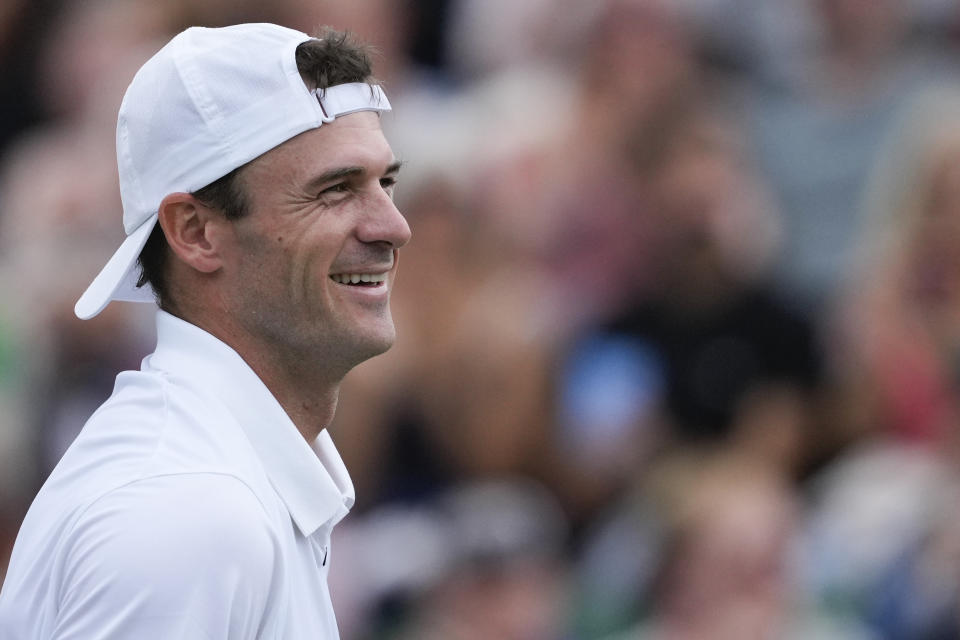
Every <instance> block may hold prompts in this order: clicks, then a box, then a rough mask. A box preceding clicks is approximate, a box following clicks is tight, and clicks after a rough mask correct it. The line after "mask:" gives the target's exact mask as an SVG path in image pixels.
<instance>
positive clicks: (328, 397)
mask: <svg viewBox="0 0 960 640" xmlns="http://www.w3.org/2000/svg"><path fill="white" fill-rule="evenodd" d="M174 313H175V315H178V316H179V317H181V318H182V319H184V320H186V321H187V322H190V323H191V324H194V325H196V326H198V327H200V328H201V329H203V330H204V331H206V332H208V333H210V334H211V335H213V336H215V337H216V338H218V339H219V340H221V341H222V342H224V343H225V344H227V345H229V346H230V347H231V348H232V349H233V350H234V351H236V352H237V353H238V354H239V355H240V357H241V358H243V360H244V361H245V362H246V363H247V365H249V367H250V368H251V369H253V372H254V373H256V374H257V377H258V378H260V380H261V381H262V382H263V384H264V385H265V386H266V387H267V389H268V390H269V391H270V393H271V394H273V397H274V398H276V399H277V402H279V403H280V406H281V407H283V410H284V411H285V412H286V414H287V416H289V418H290V420H291V421H292V422H293V424H294V425H296V427H297V430H298V431H299V432H300V435H302V436H303V437H304V439H306V440H307V442H313V440H315V439H316V438H317V436H319V435H320V432H321V431H322V430H323V429H324V428H326V427H327V426H328V425H329V424H330V423H331V422H332V421H333V415H334V413H335V412H336V409H337V399H338V397H339V395H340V383H341V382H342V380H343V374H339V373H337V372H336V371H331V370H330V367H329V366H327V365H328V363H329V362H330V360H329V359H327V358H325V357H322V356H320V355H316V354H315V355H310V354H308V353H304V352H303V350H294V349H284V348H278V347H277V346H276V345H273V344H267V343H266V342H265V341H264V340H262V339H258V338H257V337H256V336H252V335H251V334H250V333H248V332H246V331H244V330H243V329H242V328H240V327H238V326H237V325H236V324H235V323H232V322H230V321H229V320H228V319H227V318H226V316H218V317H211V316H209V315H207V314H183V313H180V312H179V310H177V311H175V312H174Z"/></svg>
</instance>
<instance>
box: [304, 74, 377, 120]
mask: <svg viewBox="0 0 960 640" xmlns="http://www.w3.org/2000/svg"><path fill="white" fill-rule="evenodd" d="M313 95H315V96H316V97H317V102H319V103H320V108H321V109H322V110H323V116H324V117H323V121H324V122H333V120H334V118H338V117H340V116H345V115H347V114H349V113H356V112H357V111H376V112H377V113H380V112H382V111H390V102H389V101H388V100H387V96H386V94H385V93H384V92H383V89H381V88H380V85H375V84H373V85H371V84H367V83H365V82H350V83H347V84H338V85H334V86H332V87H327V88H326V89H315V90H314V91H313Z"/></svg>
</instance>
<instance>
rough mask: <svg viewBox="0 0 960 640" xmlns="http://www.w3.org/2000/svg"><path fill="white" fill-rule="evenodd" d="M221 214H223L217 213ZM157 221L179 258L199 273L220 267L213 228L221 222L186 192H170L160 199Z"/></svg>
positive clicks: (214, 214)
mask: <svg viewBox="0 0 960 640" xmlns="http://www.w3.org/2000/svg"><path fill="white" fill-rule="evenodd" d="M220 217H222V216H220ZM158 220H159V223H160V226H161V227H162V228H163V233H164V235H166V237H167V244H168V245H170V248H171V249H172V250H173V252H174V253H175V254H176V255H177V257H178V258H180V260H182V261H183V262H185V263H186V264H187V265H189V266H191V267H193V268H194V269H196V270H197V271H200V272H202V273H213V272H214V271H216V270H218V269H219V268H220V267H221V260H220V253H219V251H218V247H217V245H216V242H214V241H213V238H214V237H215V236H216V233H212V232H211V231H212V227H213V226H215V225H217V224H219V223H221V222H223V221H222V220H220V219H219V218H218V214H217V213H216V212H214V211H213V210H211V209H210V208H209V207H207V206H205V205H204V204H203V203H202V202H200V201H199V200H197V199H196V198H194V197H193V196H192V195H190V194H189V193H171V194H169V195H168V196H167V197H165V198H164V199H163V201H162V202H161V203H160V209H159V210H158Z"/></svg>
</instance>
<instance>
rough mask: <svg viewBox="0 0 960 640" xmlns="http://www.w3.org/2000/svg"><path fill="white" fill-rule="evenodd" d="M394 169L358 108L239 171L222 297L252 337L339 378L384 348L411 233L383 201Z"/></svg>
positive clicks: (389, 201) (376, 125)
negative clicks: (243, 206) (242, 210)
mask: <svg viewBox="0 0 960 640" xmlns="http://www.w3.org/2000/svg"><path fill="white" fill-rule="evenodd" d="M397 170H398V163H397V162H396V160H395V158H394V156H393V153H392V151H391V149H390V146H389V145H388V144H387V141H386V139H385V138H384V136H383V133H382V131H381V129H380V119H379V117H378V116H377V115H376V114H374V113H371V112H360V113H354V114H350V115H346V116H342V117H340V118H337V119H336V120H334V121H333V122H331V123H328V124H324V125H323V126H321V127H319V128H317V129H312V130H310V131H307V132H305V133H302V134H300V135H298V136H296V137H294V138H292V139H290V140H288V141H287V142H285V143H283V144H282V145H280V146H278V147H276V148H274V149H272V150H271V151H269V152H267V153H266V154H264V155H263V156H261V157H259V158H258V159H256V160H254V161H253V162H252V163H250V164H249V165H248V166H246V167H245V168H244V169H243V170H242V171H241V172H240V185H241V187H242V188H243V190H244V193H245V194H246V197H247V202H248V205H249V207H248V213H247V215H246V216H244V217H243V218H241V219H239V220H236V221H234V222H232V223H231V225H232V226H231V227H230V231H229V233H228V237H227V242H226V243H225V245H224V249H223V258H224V262H223V281H222V282H223V284H224V288H223V290H222V291H223V293H222V294H221V295H222V296H224V300H223V302H224V306H225V307H226V308H227V310H228V313H230V314H231V315H232V316H233V319H234V320H236V321H237V322H239V324H240V326H241V328H242V330H243V331H244V332H246V333H247V334H249V336H250V337H251V338H253V340H254V341H256V343H257V344H262V345H264V347H265V348H268V349H275V350H278V351H279V353H280V354H281V355H282V356H288V357H290V356H293V357H298V358H310V357H321V358H323V359H324V363H325V366H328V367H330V368H331V370H336V369H343V372H344V373H345V372H346V370H348V369H349V368H350V367H352V366H354V365H355V364H357V363H359V362H361V361H363V360H365V359H367V358H370V357H372V356H374V355H377V354H379V353H382V352H383V351H386V350H387V349H388V348H389V347H390V345H391V344H393V340H394V337H395V331H394V326H393V319H392V317H391V315H390V308H389V298H390V289H391V288H392V286H393V280H394V277H395V275H396V269H397V249H398V248H399V247H401V246H402V245H404V244H406V242H407V241H408V240H409V239H410V228H409V226H408V225H407V222H406V220H405V219H404V218H403V216H402V215H401V214H400V212H399V211H398V210H397V208H396V207H395V206H394V204H393V198H392V195H393V185H394V182H395V180H396V174H397ZM358 279H359V280H360V281H359V282H356V281H357V280H358Z"/></svg>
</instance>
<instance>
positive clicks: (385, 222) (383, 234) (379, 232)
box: [357, 192, 412, 249]
mask: <svg viewBox="0 0 960 640" xmlns="http://www.w3.org/2000/svg"><path fill="white" fill-rule="evenodd" d="M367 204H368V207H367V212H366V214H367V215H365V216H364V217H363V220H362V222H361V223H360V225H359V227H358V229H357V237H358V238H359V239H360V241H361V242H366V243H386V244H388V245H390V248H392V249H398V248H400V247H402V246H403V245H405V244H407V243H408V242H410V236H411V235H412V234H411V231H410V225H409V224H407V219H406V218H404V217H403V214H402V213H400V210H399V209H397V206H396V205H395V204H394V203H393V199H392V198H391V197H390V196H389V195H387V194H386V193H385V192H381V193H379V194H378V195H377V196H375V197H374V198H372V199H371V200H370V201H369V202H368V203H367Z"/></svg>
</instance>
